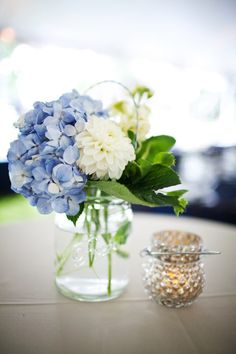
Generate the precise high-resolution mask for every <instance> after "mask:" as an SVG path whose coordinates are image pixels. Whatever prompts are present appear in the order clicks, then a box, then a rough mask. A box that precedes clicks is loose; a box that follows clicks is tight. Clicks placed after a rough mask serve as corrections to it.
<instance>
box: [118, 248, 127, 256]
mask: <svg viewBox="0 0 236 354" xmlns="http://www.w3.org/2000/svg"><path fill="white" fill-rule="evenodd" d="M115 252H116V253H117V254H118V256H120V257H122V258H129V253H128V252H126V251H124V250H122V249H120V248H116V250H115Z"/></svg>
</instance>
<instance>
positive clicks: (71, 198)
mask: <svg viewBox="0 0 236 354" xmlns="http://www.w3.org/2000/svg"><path fill="white" fill-rule="evenodd" d="M92 116H97V117H102V118H105V117H106V116H107V112H106V111H105V110H103V108H102V103H101V102H100V101H95V100H93V99H92V98H90V97H89V96H80V95H79V94H78V92H77V91H75V90H74V91H72V92H71V93H66V94H64V95H63V96H61V97H60V98H59V99H58V100H57V101H52V102H47V103H43V102H36V103H35V104H34V109H33V110H31V111H29V112H27V113H26V114H25V115H24V116H23V117H21V119H20V122H18V123H17V124H16V126H17V127H18V128H19V131H20V134H19V137H18V139H17V140H15V141H13V142H12V143H11V145H10V149H9V151H8V161H9V175H10V180H11V187H12V189H13V190H14V191H15V192H17V193H20V194H22V195H23V196H24V197H26V198H27V199H28V200H29V201H30V203H31V205H33V206H36V207H37V208H38V210H39V212H40V213H42V214H48V213H50V212H52V211H53V210H54V211H56V212H58V213H66V214H67V215H75V214H76V213H77V212H78V211H79V208H80V203H81V202H83V201H84V200H85V198H86V194H85V192H84V186H85V184H86V182H87V177H86V175H85V174H84V173H82V172H81V171H80V169H79V168H78V166H77V164H76V162H77V160H78V158H79V156H80V152H79V149H78V147H77V145H76V143H75V137H76V135H77V134H79V133H80V132H81V131H83V129H84V126H85V122H87V121H88V120H89V119H90V118H91V117H92Z"/></svg>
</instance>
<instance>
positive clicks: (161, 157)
mask: <svg viewBox="0 0 236 354" xmlns="http://www.w3.org/2000/svg"><path fill="white" fill-rule="evenodd" d="M153 162H154V163H159V164H161V165H164V166H167V167H171V166H173V165H174V164H175V157H174V155H173V154H172V153H171V152H159V153H158V154H156V157H155V158H154V161H153Z"/></svg>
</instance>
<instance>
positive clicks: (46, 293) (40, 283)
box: [0, 213, 236, 354]
mask: <svg viewBox="0 0 236 354" xmlns="http://www.w3.org/2000/svg"><path fill="white" fill-rule="evenodd" d="M164 229H179V230H186V231H192V232H194V233H197V234H199V235H201V236H202V238H203V241H204V244H205V247H206V248H209V249H212V250H221V252H222V254H221V255H220V256H213V257H206V258H204V263H205V270H206V279H207V285H206V288H205V290H204V292H203V294H202V295H201V296H200V297H199V298H198V300H197V301H196V302H195V303H194V304H193V305H192V306H190V307H187V308H183V309H168V308H165V307H163V306H160V305H158V304H156V303H155V302H153V301H151V300H149V299H148V298H147V296H146V295H145V293H144V289H143V284H142V279H141V273H142V267H141V259H140V257H139V251H140V250H141V249H142V248H144V247H145V246H147V245H148V244H149V241H150V237H151V235H152V234H153V232H155V231H158V230H164ZM129 248H130V251H131V258H130V260H129V262H130V273H131V274H130V278H131V280H130V284H129V286H128V289H127V290H126V292H125V293H124V294H123V295H122V296H121V297H119V298H118V299H116V300H113V301H108V302H103V303H85V302H77V301H73V300H70V299H67V298H64V297H63V296H62V295H60V294H59V293H58V292H57V290H56V288H55V286H54V267H53V261H54V223H53V219H52V217H44V218H39V219H35V220H30V221H25V222H21V223H18V224H8V225H2V226H1V227H0V250H1V251H0V353H2V354H15V353H16V354H28V353H29V354H40V353H43V354H45V353H47V354H54V353H55V354H73V353H76V354H78V353H79V354H95V353H98V354H122V353H123V354H133V353H135V354H139V353H142V354H154V353H159V354H165V353H168V354H169V353H181V354H185V353H186V354H192V353H206V354H211V353H214V354H215V353H224V354H227V353H236V335H235V330H236V272H235V269H236V254H235V252H236V228H235V227H234V226H230V225H227V224H222V223H217V222H210V221H206V220H201V219H195V218H188V217H179V218H177V217H173V216H163V215H157V214H144V213H135V215H134V224H133V232H132V235H131V237H130V241H129Z"/></svg>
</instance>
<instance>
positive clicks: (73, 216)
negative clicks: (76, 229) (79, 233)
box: [66, 203, 84, 226]
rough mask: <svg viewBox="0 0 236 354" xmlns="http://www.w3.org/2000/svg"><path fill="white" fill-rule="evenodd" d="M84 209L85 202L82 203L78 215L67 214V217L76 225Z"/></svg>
mask: <svg viewBox="0 0 236 354" xmlns="http://www.w3.org/2000/svg"><path fill="white" fill-rule="evenodd" d="M83 210H84V203H81V204H80V209H79V211H78V213H77V214H76V215H66V217H67V219H68V220H70V221H72V222H73V224H74V226H75V225H76V222H77V220H78V219H79V217H80V215H81V214H82V212H83Z"/></svg>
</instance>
